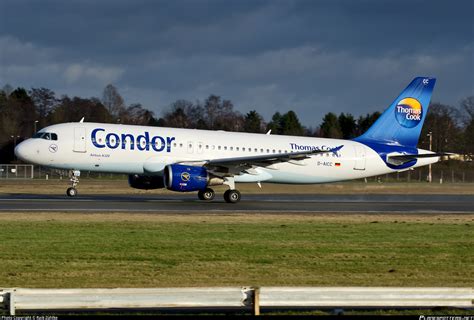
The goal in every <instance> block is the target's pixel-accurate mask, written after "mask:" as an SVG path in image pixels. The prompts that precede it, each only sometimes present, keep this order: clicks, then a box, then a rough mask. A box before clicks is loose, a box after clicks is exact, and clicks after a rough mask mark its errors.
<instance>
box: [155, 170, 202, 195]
mask: <svg viewBox="0 0 474 320" xmlns="http://www.w3.org/2000/svg"><path fill="white" fill-rule="evenodd" d="M209 176H210V175H209V172H207V170H206V168H203V167H195V166H184V165H181V164H170V165H167V166H166V167H165V171H164V181H165V187H166V188H168V189H169V190H173V191H181V192H189V191H198V190H203V189H205V188H206V187H207V186H208V185H209V180H210V177H209Z"/></svg>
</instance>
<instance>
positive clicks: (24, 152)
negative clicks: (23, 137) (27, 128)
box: [15, 140, 31, 162]
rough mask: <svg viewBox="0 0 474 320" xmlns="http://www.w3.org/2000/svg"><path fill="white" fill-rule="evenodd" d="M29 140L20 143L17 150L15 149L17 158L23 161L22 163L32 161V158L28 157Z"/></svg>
mask: <svg viewBox="0 0 474 320" xmlns="http://www.w3.org/2000/svg"><path fill="white" fill-rule="evenodd" d="M28 144H29V143H28V140H27V141H23V142H21V143H19V144H18V145H17V146H16V148H15V156H16V157H17V158H18V159H20V160H22V161H25V162H29V161H30V160H31V159H29V158H30V157H29V156H28V153H29V152H28V151H29V150H28V149H29V148H28Z"/></svg>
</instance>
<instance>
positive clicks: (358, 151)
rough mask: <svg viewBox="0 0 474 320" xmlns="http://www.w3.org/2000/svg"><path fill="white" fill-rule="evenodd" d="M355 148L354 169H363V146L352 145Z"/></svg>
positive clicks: (364, 160) (364, 159)
mask: <svg viewBox="0 0 474 320" xmlns="http://www.w3.org/2000/svg"><path fill="white" fill-rule="evenodd" d="M354 149H355V162H354V170H365V162H366V158H365V147H364V146H361V145H357V146H355V147H354Z"/></svg>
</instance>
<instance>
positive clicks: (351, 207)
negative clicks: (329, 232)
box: [0, 194, 474, 214]
mask: <svg viewBox="0 0 474 320" xmlns="http://www.w3.org/2000/svg"><path fill="white" fill-rule="evenodd" d="M12 211H15V212H31V211H50V212H89V213H91V212H98V213H100V212H104V213H105V212H148V213H167V212H169V213H183V214H191V213H203V212H207V213H233V212H243V213H249V214H250V213H307V214H317V213H339V212H340V213H398V214H411V213H427V214H430V213H431V214H473V213H474V195H375V194H373V195H311V194H309V195H302V194H274V195H270V194H244V195H243V196H242V201H241V202H240V203H238V204H228V203H225V202H224V200H223V199H222V197H221V195H216V198H215V200H214V201H212V202H203V201H199V200H197V197H196V195H195V194H177V195H149V196H148V195H147V196H143V195H118V194H117V195H82V196H81V195H79V196H78V197H76V198H68V197H66V196H65V195H64V196H62V195H34V194H31V195H25V194H11V195H9V194H2V195H0V212H12Z"/></svg>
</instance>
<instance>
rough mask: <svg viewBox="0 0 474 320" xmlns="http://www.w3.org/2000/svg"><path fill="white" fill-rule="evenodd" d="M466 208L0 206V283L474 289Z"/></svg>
mask: <svg viewBox="0 0 474 320" xmlns="http://www.w3.org/2000/svg"><path fill="white" fill-rule="evenodd" d="M473 222H474V215H439V216H436V215H422V214H420V215H365V214H360V215H354V214H353V215H341V214H326V215H318V216H309V215H281V214H279V215H244V214H238V213H234V214H232V215H228V216H226V215H204V214H199V215H184V214H183V215H155V214H125V213H111V214H77V213H2V214H0V230H1V241H0V256H1V260H2V264H1V268H0V285H1V287H30V288H35V287H37V288H39V287H41V288H80V287H82V288H87V287H104V288H110V287H184V286H242V285H254V286H459V287H461V286H462V287H466V286H474V278H473V277H472V270H473V269H474V254H473V253H474V252H473V248H474V237H473V235H474V233H473V227H474V224H473Z"/></svg>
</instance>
